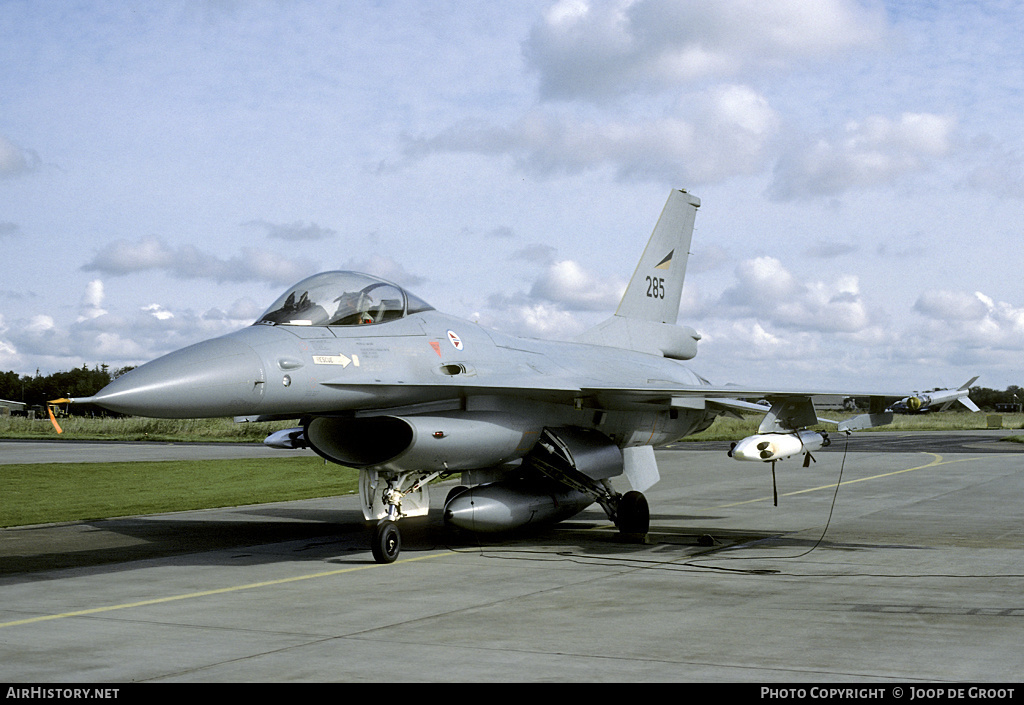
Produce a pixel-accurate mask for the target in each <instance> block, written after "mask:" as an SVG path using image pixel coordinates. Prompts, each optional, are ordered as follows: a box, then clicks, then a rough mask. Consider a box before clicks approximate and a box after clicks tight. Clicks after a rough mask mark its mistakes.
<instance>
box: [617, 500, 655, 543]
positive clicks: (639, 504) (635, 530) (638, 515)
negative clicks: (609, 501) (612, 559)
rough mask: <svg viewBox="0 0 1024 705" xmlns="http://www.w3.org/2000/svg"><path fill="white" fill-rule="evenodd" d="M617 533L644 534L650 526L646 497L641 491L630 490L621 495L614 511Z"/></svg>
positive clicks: (649, 513) (649, 512)
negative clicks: (617, 506)
mask: <svg viewBox="0 0 1024 705" xmlns="http://www.w3.org/2000/svg"><path fill="white" fill-rule="evenodd" d="M615 523H616V524H617V525H618V527H619V533H622V534H628V535H641V534H646V533H647V532H648V530H650V528H651V511H650V509H649V508H648V506H647V498H646V497H644V495H643V493H642V492H637V491H636V490H630V491H629V492H627V493H626V494H624V495H622V499H620V500H619V508H618V510H617V511H616V522H615Z"/></svg>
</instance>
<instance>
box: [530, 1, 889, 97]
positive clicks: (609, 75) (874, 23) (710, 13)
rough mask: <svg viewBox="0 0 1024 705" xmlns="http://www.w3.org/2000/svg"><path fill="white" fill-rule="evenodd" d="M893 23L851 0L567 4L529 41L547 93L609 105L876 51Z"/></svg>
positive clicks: (556, 7) (547, 17) (553, 11)
mask: <svg viewBox="0 0 1024 705" xmlns="http://www.w3.org/2000/svg"><path fill="white" fill-rule="evenodd" d="M884 35H885V18H884V16H883V15H882V14H881V13H880V12H876V11H873V10H869V9H866V8H864V7H862V6H861V5H859V4H857V3H854V2H850V1H848V0H819V1H818V2H800V1H799V0H782V1H778V2H771V3H767V2H762V1H761V0H718V1H717V2H713V3H692V2H665V1H664V0H561V1H560V2H557V3H556V4H555V5H553V6H552V7H551V8H550V9H549V10H548V11H547V12H546V13H545V14H544V16H543V18H542V19H541V20H540V21H539V22H538V23H537V25H535V26H534V28H533V30H532V31H531V33H530V37H529V38H528V40H527V41H526V42H525V43H524V46H523V55H524V57H525V58H526V62H527V65H528V66H529V67H530V69H531V70H533V71H534V72H535V73H536V74H537V75H538V78H539V81H540V91H541V95H542V96H543V97H545V98H555V99H585V100H594V101H603V100H607V99H609V98H614V97H618V96H620V95H622V94H623V93H633V92H637V91H648V92H649V91H661V90H665V89H666V88H671V87H673V86H678V85H680V84H681V83H683V82H688V81H694V80H698V79H706V78H718V79H721V78H727V77H729V76H733V75H735V74H737V73H738V72H740V71H742V70H747V69H750V68H752V67H753V68H757V69H762V68H764V67H771V68H778V67H781V66H787V65H792V64H793V63H795V62H798V61H805V60H807V59H820V58H824V57H830V56H834V55H836V54H837V53H840V52H843V51H847V50H849V49H851V48H855V47H863V46H874V45H877V44H878V42H879V41H881V39H882V38H883V37H884Z"/></svg>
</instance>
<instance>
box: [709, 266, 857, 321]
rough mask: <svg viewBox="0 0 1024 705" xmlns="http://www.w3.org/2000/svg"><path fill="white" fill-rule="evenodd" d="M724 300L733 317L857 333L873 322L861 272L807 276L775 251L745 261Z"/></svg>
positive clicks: (725, 292)
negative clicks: (821, 278)
mask: <svg viewBox="0 0 1024 705" xmlns="http://www.w3.org/2000/svg"><path fill="white" fill-rule="evenodd" d="M720 304H721V306H722V308H723V309H724V310H725V311H728V312H729V313H728V315H730V317H732V318H745V317H750V318H757V319H760V320H761V321H762V322H770V323H772V324H773V325H776V326H781V327H784V328H787V329H794V330H805V331H819V332H832V333H859V332H862V331H864V330H865V329H867V328H868V327H869V326H870V325H871V324H872V320H871V316H870V314H869V312H868V309H867V305H866V303H865V302H864V300H863V299H862V297H861V294H860V285H859V282H858V279H857V277H855V276H852V275H843V276H839V277H838V278H836V279H835V280H834V281H828V282H826V281H807V282H805V281H802V280H800V279H797V278H796V277H795V276H794V275H793V274H791V273H790V272H789V271H788V270H787V269H786V268H785V267H784V266H783V265H782V263H781V262H780V261H779V260H777V259H775V258H774V257H758V258H755V259H750V260H745V261H743V262H741V263H740V264H739V265H738V266H737V268H736V283H735V284H733V285H732V286H731V287H729V288H728V289H726V290H725V291H724V292H723V293H722V297H721V300H720Z"/></svg>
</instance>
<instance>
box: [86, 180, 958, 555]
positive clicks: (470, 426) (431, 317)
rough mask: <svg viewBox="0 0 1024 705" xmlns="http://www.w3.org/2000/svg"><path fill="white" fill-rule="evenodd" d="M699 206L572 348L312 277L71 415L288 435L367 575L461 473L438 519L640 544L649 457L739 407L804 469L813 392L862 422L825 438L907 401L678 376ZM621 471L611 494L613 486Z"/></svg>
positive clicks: (683, 213) (392, 287)
mask: <svg viewBox="0 0 1024 705" xmlns="http://www.w3.org/2000/svg"><path fill="white" fill-rule="evenodd" d="M699 206H700V201H699V200H698V199H697V198H695V197H694V196H692V195H690V194H688V193H686V192H685V191H681V190H674V191H672V192H671V194H670V196H669V199H668V202H667V203H666V205H665V208H664V211H663V212H662V214H661V217H660V219H659V220H658V223H657V225H656V227H655V228H654V232H653V234H652V235H651V238H650V241H649V242H648V244H647V247H646V249H645V250H644V252H643V256H642V257H641V259H640V262H639V265H638V266H637V268H636V271H635V273H634V274H633V277H632V279H631V281H630V283H629V285H628V287H627V289H626V291H625V294H624V296H623V297H622V301H621V303H620V304H619V307H618V310H617V311H616V312H615V314H614V315H612V316H611V317H610V318H608V319H607V320H605V321H604V322H603V323H600V324H599V325H597V326H595V327H594V328H593V329H591V330H588V331H586V332H585V333H583V334H582V335H581V336H579V337H578V338H577V339H576V340H574V341H572V342H555V341H544V340H532V339H525V338H518V337H513V336H509V335H504V334H502V333H499V332H496V331H493V330H487V329H485V328H482V327H481V326H479V325H477V324H475V323H471V322H469V321H466V320H463V319H459V318H455V317H453V316H449V315H446V314H444V313H441V312H439V311H437V310H435V309H434V307H433V306H431V305H429V304H428V303H427V302H425V301H423V300H422V299H420V298H418V297H417V296H415V295H413V294H412V293H410V292H408V291H406V290H405V289H404V288H402V287H401V286H398V285H397V284H393V283H391V282H388V281H385V280H383V279H379V278H377V277H373V276H369V275H366V274H358V273H355V272H325V273H322V274H317V275H315V276H312V277H310V278H308V279H305V280H303V281H301V282H299V283H298V284H296V285H295V286H293V287H291V288H290V289H288V290H287V291H286V292H284V293H283V294H282V295H281V297H280V298H279V299H278V300H277V301H275V302H274V303H273V304H271V306H270V307H269V308H268V309H267V310H266V312H265V313H264V314H263V315H261V316H260V317H259V319H258V320H257V321H256V322H255V323H254V324H253V325H251V326H249V327H247V328H244V329H242V330H239V331H236V332H234V333H230V334H228V335H224V336H222V337H219V338H215V339H213V340H208V341H206V342H202V343H199V344H197V345H193V346H191V347H187V348H184V349H182V350H179V351H177V352H173V353H171V354H169V355H165V356H164V357H161V358H159V359H157V360H154V361H152V362H149V363H147V364H145V365H142V366H140V367H138V368H136V369H135V370H132V371H131V372H129V373H127V374H125V375H123V376H121V377H118V378H117V379H116V380H114V381H113V382H111V383H110V384H109V385H108V386H106V387H104V388H103V389H102V390H101V391H100V392H98V393H97V394H96V395H95V396H93V397H87V398H79V399H74V400H72V401H76V402H79V403H83V402H91V403H94V404H98V405H100V406H102V407H105V408H107V409H110V410H112V411H118V412H123V413H126V414H133V415H138V416H151V417H167V418H195V417H215V416H236V417H248V418H249V420H253V421H269V420H282V419H295V420H297V422H298V423H297V425H296V426H295V427H294V428H291V429H286V430H283V431H278V432H276V433H273V434H271V435H270V436H269V437H268V438H267V439H266V443H267V444H268V445H270V446H274V447H279V448H300V447H309V448H312V449H313V450H314V451H316V452H317V453H318V454H320V455H321V456H323V457H324V458H326V459H327V460H330V461H332V462H334V463H338V464H340V465H344V466H349V467H353V468H358V469H359V496H360V500H361V504H362V510H363V516H364V517H365V518H366V520H367V521H369V522H375V528H374V531H373V538H372V541H371V548H372V552H373V556H374V558H375V559H376V560H377V561H379V562H384V563H387V562H391V561H394V560H395V558H396V557H397V556H398V555H399V551H400V548H401V536H400V533H399V529H398V522H399V520H400V519H401V518H403V517H412V516H420V515H424V514H426V513H427V511H428V486H429V483H430V482H431V481H432V480H434V479H436V478H438V477H445V476H449V475H454V474H456V473H459V474H461V481H462V485H460V486H459V487H457V488H456V489H454V490H452V491H451V492H450V493H449V495H448V497H447V499H446V501H445V505H444V518H445V520H446V522H448V523H449V524H451V525H453V526H456V527H460V528H462V529H466V530H469V531H475V532H504V531H510V530H513V529H517V528H520V527H524V526H529V525H534V524H537V523H540V522H550V521H558V520H563V519H566V518H568V517H571V516H573V515H575V514H577V513H578V512H580V511H582V510H583V509H585V508H586V507H588V506H590V505H591V504H593V503H594V502H597V503H598V504H600V506H601V507H602V508H603V509H604V511H605V512H606V513H607V515H608V517H609V519H610V520H611V521H612V522H614V523H615V525H616V526H617V527H618V529H619V530H620V532H621V533H622V534H624V535H626V536H627V537H638V536H643V535H645V534H646V533H647V532H648V530H649V523H650V518H649V517H650V515H649V510H648V504H647V499H646V498H645V496H644V494H643V493H644V492H645V491H646V490H647V489H649V488H650V487H651V486H652V485H654V484H655V483H656V482H657V481H658V479H659V472H658V466H657V463H656V461H655V456H654V448H655V447H657V446H659V445H664V444H667V443H670V442H673V441H676V440H678V439H679V438H682V437H684V436H687V435H690V434H693V433H697V432H699V431H701V430H703V429H706V428H708V427H709V426H710V425H711V424H712V422H713V421H714V420H715V418H716V417H717V416H719V415H723V414H737V413H739V412H743V411H747V412H750V411H753V412H758V413H761V414H765V416H764V421H763V422H762V423H761V425H760V428H759V429H758V433H757V435H755V436H751V437H750V438H747V439H744V440H742V441H739V442H738V443H737V444H736V445H735V447H734V449H733V451H732V452H731V453H730V454H731V455H732V456H733V457H734V458H736V459H739V460H756V461H762V462H773V463H774V462H775V461H777V460H779V459H781V458H785V457H789V456H792V455H797V454H804V455H805V457H809V454H810V452H811V451H813V450H816V449H817V448H819V447H821V446H822V445H823V444H827V442H828V437H827V434H825V433H823V432H819V431H813V430H809V427H813V426H816V425H818V424H819V418H818V416H817V413H816V411H815V408H814V404H813V401H812V396H815V395H821V394H832V395H834V394H842V395H846V396H857V397H870V399H871V408H870V409H869V411H868V413H866V414H863V415H861V416H858V417H855V418H853V419H850V420H848V421H845V422H843V423H841V424H839V425H838V426H839V430H840V431H850V430H856V429H859V428H866V427H869V426H875V425H879V424H884V423H888V422H889V421H891V419H892V414H891V412H886V408H887V406H888V405H889V404H890V403H892V402H893V401H896V400H899V399H901V398H904V397H907V394H906V393H905V392H897V393H891V394H890V393H875V392H864V391H859V392H858V391H851V390H843V391H835V390H828V389H816V388H809V389H804V390H799V391H787V390H782V389H773V388H771V387H758V388H740V387H731V386H715V385H712V384H711V383H710V382H708V381H707V380H705V379H703V378H702V377H700V376H699V375H697V374H695V373H694V372H692V371H691V370H690V369H689V368H688V367H687V366H686V365H684V364H683V361H686V360H690V359H692V358H693V357H694V356H695V355H696V354H697V341H698V340H700V335H698V333H697V332H696V331H695V330H694V329H693V328H690V327H687V326H678V325H676V319H677V316H678V312H679V301H680V295H681V292H682V289H683V280H684V277H685V274H686V262H687V257H688V253H689V248H690V239H691V235H692V233H693V224H694V218H695V216H696V212H697V209H698V207H699ZM949 391H950V394H951V395H952V396H945V397H939V398H941V399H942V400H944V401H945V400H950V399H954V400H960V401H962V402H965V403H966V400H967V396H966V394H967V393H966V392H965V391H964V390H963V389H961V390H949ZM932 398H933V399H934V398H936V394H935V393H932ZM752 400H768V402H770V407H766V406H764V405H763V404H754V403H752ZM968 405H970V404H968ZM620 475H625V477H626V480H627V481H628V483H629V485H630V487H631V489H630V490H629V491H627V492H625V493H620V492H618V491H616V490H615V489H614V488H613V486H612V483H611V481H612V479H613V478H617V477H619V476H620Z"/></svg>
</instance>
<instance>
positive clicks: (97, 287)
mask: <svg viewBox="0 0 1024 705" xmlns="http://www.w3.org/2000/svg"><path fill="white" fill-rule="evenodd" d="M106 313H107V312H106V311H105V310H104V309H103V281H102V280H100V279H94V280H92V281H91V282H89V283H88V284H87V285H86V287H85V292H83V294H82V303H81V305H80V306H79V314H78V320H79V321H84V320H86V319H88V318H98V317H99V316H103V315H105V314H106Z"/></svg>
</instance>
